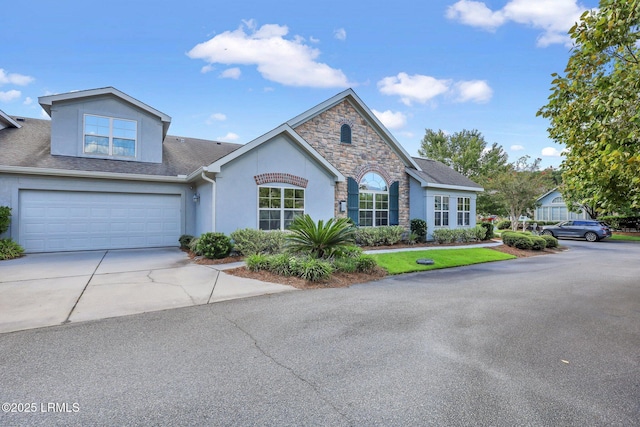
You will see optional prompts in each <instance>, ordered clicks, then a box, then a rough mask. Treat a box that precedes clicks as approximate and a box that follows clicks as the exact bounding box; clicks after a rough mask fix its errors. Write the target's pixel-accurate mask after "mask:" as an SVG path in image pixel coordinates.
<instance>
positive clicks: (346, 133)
mask: <svg viewBox="0 0 640 427" xmlns="http://www.w3.org/2000/svg"><path fill="white" fill-rule="evenodd" d="M340 142H342V143H343V144H351V126H349V125H348V124H344V125H342V126H341V127H340Z"/></svg>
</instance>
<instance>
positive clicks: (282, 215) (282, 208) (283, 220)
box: [256, 184, 307, 231]
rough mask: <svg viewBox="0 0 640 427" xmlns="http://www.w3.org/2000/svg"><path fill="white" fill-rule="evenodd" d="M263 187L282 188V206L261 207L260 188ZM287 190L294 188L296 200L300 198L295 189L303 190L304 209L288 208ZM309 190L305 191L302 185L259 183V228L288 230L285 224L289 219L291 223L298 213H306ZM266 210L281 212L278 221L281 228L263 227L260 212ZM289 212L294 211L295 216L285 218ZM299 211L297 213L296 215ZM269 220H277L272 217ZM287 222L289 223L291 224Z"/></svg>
mask: <svg viewBox="0 0 640 427" xmlns="http://www.w3.org/2000/svg"><path fill="white" fill-rule="evenodd" d="M263 188H269V189H277V190H280V207H277V208H271V207H269V208H264V207H260V190H261V189H263ZM286 190H293V191H294V199H293V200H294V201H295V200H300V199H296V198H295V191H302V209H297V208H295V207H294V208H287V207H285V192H286ZM306 198H307V192H306V191H305V189H304V188H301V187H294V186H292V187H286V186H282V185H268V184H266V185H259V186H258V191H257V208H258V212H257V215H256V217H257V220H258V227H257V228H258V230H265V231H273V230H286V229H287V228H288V227H287V226H286V225H285V223H286V222H287V221H288V222H289V224H290V223H291V221H293V218H295V217H296V216H297V215H304V213H305V206H306V205H307V200H306ZM264 211H269V212H279V213H280V218H279V219H278V221H279V222H280V227H279V228H266V229H265V228H262V227H261V225H260V222H261V219H260V213H261V212H264ZM287 212H293V213H294V216H293V218H292V219H290V220H289V219H286V218H285V216H286V215H285V214H286V213H287ZM296 213H297V215H296ZM269 221H275V220H272V219H269ZM289 224H287V225H289Z"/></svg>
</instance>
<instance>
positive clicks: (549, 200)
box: [533, 188, 591, 221]
mask: <svg viewBox="0 0 640 427" xmlns="http://www.w3.org/2000/svg"><path fill="white" fill-rule="evenodd" d="M537 202H538V207H537V208H536V210H535V213H534V216H533V218H534V220H535V221H567V220H570V219H591V216H590V215H589V214H588V213H586V212H585V211H584V209H580V210H579V211H578V212H571V211H570V210H569V208H568V207H567V204H566V203H565V202H564V199H563V198H562V194H561V193H560V191H558V190H557V189H556V188H554V189H553V190H551V191H549V192H548V193H545V194H543V195H542V196H540V197H538V200H537Z"/></svg>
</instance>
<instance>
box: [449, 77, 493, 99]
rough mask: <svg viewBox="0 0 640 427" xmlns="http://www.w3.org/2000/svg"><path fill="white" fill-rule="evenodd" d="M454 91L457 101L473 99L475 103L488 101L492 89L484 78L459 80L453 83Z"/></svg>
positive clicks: (491, 94)
mask: <svg viewBox="0 0 640 427" xmlns="http://www.w3.org/2000/svg"><path fill="white" fill-rule="evenodd" d="M454 92H455V93H456V95H455V99H456V101H457V102H468V101H473V102H477V103H485V102H489V100H490V99H491V97H492V96H493V90H492V89H491V87H489V84H488V83H487V82H486V81H485V80H469V81H461V82H458V83H456V84H455V86H454Z"/></svg>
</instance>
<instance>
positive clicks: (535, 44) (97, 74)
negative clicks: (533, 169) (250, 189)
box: [0, 0, 598, 167]
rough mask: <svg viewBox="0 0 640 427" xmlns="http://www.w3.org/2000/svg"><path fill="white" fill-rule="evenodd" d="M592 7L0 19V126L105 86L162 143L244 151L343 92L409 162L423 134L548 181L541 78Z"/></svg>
mask: <svg viewBox="0 0 640 427" xmlns="http://www.w3.org/2000/svg"><path fill="white" fill-rule="evenodd" d="M597 4H598V2H597V1H596V0H486V1H470V0H430V1H405V0H396V1H394V2H388V1H376V0H373V1H369V2H365V3H363V2H361V1H352V0H340V1H334V0H323V1H321V2H316V3H315V4H313V3H304V2H299V1H289V0H284V1H270V2H265V1H244V0H234V1H233V2H219V1H217V2H213V1H188V0H187V1H183V2H176V1H163V0H156V1H143V0H141V1H121V0H112V1H109V2H102V3H101V4H97V2H95V3H94V2H86V1H83V2H80V1H66V0H59V1H55V2H52V1H48V0H47V1H41V0H35V1H30V2H29V7H28V8H17V9H12V10H8V11H7V13H5V14H3V16H2V17H0V39H1V40H3V44H2V48H0V110H2V111H4V112H5V113H7V114H10V115H20V116H26V117H35V118H43V117H45V116H46V114H44V113H43V111H42V109H41V108H40V106H39V104H38V97H39V96H43V95H50V94H55V93H64V92H70V91H73V90H83V89H93V88H99V87H105V86H114V87H116V88H117V89H119V90H121V91H123V92H125V93H127V94H128V95H130V96H133V97H134V98H137V99H139V100H140V101H142V102H145V103H147V104H149V105H150V106H152V107H154V108H156V109H158V110H160V111H162V112H163V113H166V114H168V115H169V116H171V117H172V123H171V127H170V129H169V133H170V134H172V135H179V136H188V137H196V138H203V139H213V140H219V141H230V142H238V143H246V142H249V141H251V140H252V139H254V138H256V137H258V136H260V135H262V134H263V133H266V132H268V131H269V130H271V129H273V128H275V127H276V126H278V125H280V124H281V123H283V122H285V121H287V120H289V119H290V118H292V117H294V116H296V115H298V114H300V113H302V112H303V111H305V110H307V109H309V108H311V107H313V106H315V105H316V104H318V103H320V102H322V101H324V100H325V99H328V98H330V97H331V96H333V95H335V94H337V93H339V92H341V91H342V90H344V89H345V88H347V87H352V88H353V89H354V90H355V91H356V93H357V94H358V95H359V96H360V98H361V99H362V100H363V101H364V102H365V104H367V106H368V107H369V108H370V109H371V110H372V111H374V113H375V114H376V115H378V117H379V118H380V120H381V121H382V122H383V123H384V124H385V125H386V126H387V127H388V128H389V130H390V131H391V133H392V134H393V135H394V136H395V137H396V138H397V139H398V141H400V143H401V144H402V145H403V146H404V147H405V149H406V150H407V151H408V152H409V153H410V154H411V155H417V150H418V148H419V146H420V142H421V140H422V137H423V136H424V133H425V129H435V130H437V129H442V130H444V131H445V132H450V133H453V132H457V131H461V130H463V129H469V130H470V129H477V130H479V131H480V132H482V134H483V135H484V137H485V139H486V141H487V142H488V143H489V144H491V143H494V142H496V143H498V144H500V145H502V146H503V148H504V149H505V150H506V151H507V153H508V154H509V160H510V161H515V160H516V159H517V158H518V157H520V156H522V155H530V156H531V157H534V158H536V157H540V158H542V166H543V167H546V166H558V165H559V164H560V162H561V161H562V157H560V152H561V151H562V148H563V147H562V146H560V145H558V144H555V143H554V142H553V141H551V140H549V139H548V136H547V131H546V129H547V126H548V123H547V121H546V120H545V119H543V118H540V117H536V116H535V114H536V111H537V110H538V109H539V108H540V107H541V106H543V105H544V104H545V103H546V100H547V97H548V95H549V93H550V92H549V89H550V85H551V76H550V75H551V73H554V72H559V73H561V72H562V71H563V70H564V67H565V65H566V63H567V59H568V57H569V54H570V48H571V46H570V44H569V41H568V37H567V36H566V32H567V30H568V29H569V28H570V27H571V25H573V23H574V22H575V21H576V20H577V19H578V18H579V16H580V14H581V13H582V12H583V11H585V10H587V9H590V8H594V7H597Z"/></svg>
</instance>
